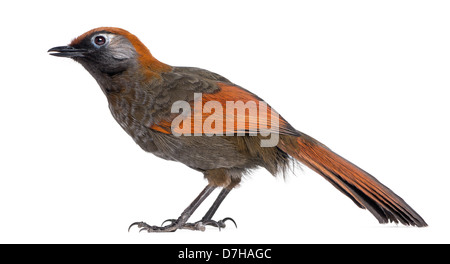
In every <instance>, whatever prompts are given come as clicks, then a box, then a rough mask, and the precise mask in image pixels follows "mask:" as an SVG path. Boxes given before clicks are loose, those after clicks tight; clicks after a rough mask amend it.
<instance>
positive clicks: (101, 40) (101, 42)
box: [94, 36, 106, 46]
mask: <svg viewBox="0 0 450 264" xmlns="http://www.w3.org/2000/svg"><path fill="white" fill-rule="evenodd" d="M94 43H95V44H96V45H98V46H102V45H105V43H106V38H105V37H103V36H97V37H95V39H94Z"/></svg>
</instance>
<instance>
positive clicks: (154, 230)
mask: <svg viewBox="0 0 450 264" xmlns="http://www.w3.org/2000/svg"><path fill="white" fill-rule="evenodd" d="M133 226H137V227H138V228H139V232H142V231H147V232H148V233H157V232H175V231H176V230H177V229H178V228H180V226H181V225H179V224H178V222H177V221H176V220H175V221H173V222H172V223H171V224H170V225H167V226H152V225H149V224H147V223H145V222H134V223H132V224H131V225H130V227H128V232H130V229H131V228H132V227H133Z"/></svg>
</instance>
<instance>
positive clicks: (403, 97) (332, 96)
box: [0, 1, 450, 243]
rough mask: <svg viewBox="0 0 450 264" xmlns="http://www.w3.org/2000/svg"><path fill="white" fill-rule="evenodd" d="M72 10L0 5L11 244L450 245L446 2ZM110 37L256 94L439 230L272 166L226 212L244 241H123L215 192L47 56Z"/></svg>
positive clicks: (100, 4) (2, 208)
mask: <svg viewBox="0 0 450 264" xmlns="http://www.w3.org/2000/svg"><path fill="white" fill-rule="evenodd" d="M75 3H76V4H73V3H70V2H68V3H66V2H64V1H63V2H61V1H13V2H11V1H9V2H8V1H3V2H2V3H1V4H0V5H1V6H0V10H1V11H0V13H1V14H0V20H1V21H0V23H1V25H2V30H1V32H0V36H1V39H0V40H1V41H0V50H1V63H0V67H1V88H0V89H1V90H0V91H1V93H0V100H1V103H0V121H1V122H0V125H1V129H0V243H449V242H450V239H449V237H450V228H449V225H450V224H449V223H450V219H449V217H450V213H449V202H450V198H449V186H450V172H449V165H448V164H449V162H450V155H449V153H448V150H449V147H450V144H449V143H450V141H449V139H448V137H449V135H450V126H449V113H450V106H449V105H450V104H449V98H450V97H449V89H450V78H449V72H450V32H449V31H450V16H449V13H450V4H449V2H448V1H220V2H219V1H145V2H144V1H85V2H83V1H76V2H75ZM99 26H116V27H122V28H124V29H127V30H129V31H130V32H132V33H134V34H136V35H137V36H138V37H139V38H140V39H141V40H142V41H143V42H144V43H145V44H146V45H147V46H148V47H149V49H150V50H151V51H152V53H153V55H154V56H155V57H156V58H158V59H159V60H161V61H163V62H165V63H168V64H170V65H177V66H197V67H201V68H206V69H209V70H211V71H214V72H217V73H220V74H222V75H224V76H226V77H227V78H229V79H230V80H232V81H233V82H235V83H237V84H239V85H241V86H243V87H245V88H247V89H249V90H250V91H252V92H254V93H256V94H258V95H259V96H260V97H262V98H263V99H265V100H266V101H267V102H268V103H269V104H271V105H272V106H273V107H274V108H275V109H276V110H277V111H278V112H279V113H281V115H283V116H284V117H285V118H286V119H287V120H288V121H289V122H290V123H291V124H292V125H293V126H294V127H295V128H297V129H298V130H300V131H303V132H305V133H307V134H310V135H311V136H313V137H315V138H317V139H319V140H320V141H322V142H323V143H325V144H326V145H328V146H329V147H330V148H332V149H333V150H335V151H336V152H337V153H339V154H341V155H342V156H344V157H346V158H347V159H349V160H351V161H352V162H353V163H355V164H357V165H359V166H360V167H362V168H364V169H365V170H367V171H368V172H370V173H371V174H373V175H374V176H376V177H377V178H378V179H379V180H380V181H381V182H383V183H384V184H385V185H387V186H389V187H390V188H391V189H392V190H394V191H395V192H396V193H397V194H399V195H400V196H401V197H403V198H404V199H405V200H406V201H407V202H408V203H409V204H410V205H411V206H412V207H413V208H414V209H415V210H416V211H417V212H419V213H420V214H421V215H422V216H423V218H424V219H425V220H426V221H427V222H428V224H429V227H428V228H404V227H402V226H396V225H394V224H390V225H379V224H378V222H377V221H376V219H375V218H374V217H373V216H372V215H371V214H370V213H369V212H368V211H366V210H360V209H358V208H357V207H356V206H355V205H354V204H353V203H352V202H351V201H350V200H349V199H348V198H347V197H345V196H344V195H342V194H341V193H340V192H339V191H337V190H335V189H334V187H333V186H331V185H330V184H329V183H328V182H327V181H325V180H323V179H322V178H321V177H320V176H318V175H317V174H315V173H313V172H311V171H310V170H307V169H305V170H304V171H302V170H300V169H298V170H296V173H295V174H296V175H295V176H294V175H293V174H291V175H290V176H289V177H288V178H287V179H286V180H283V179H282V178H278V179H275V178H273V177H271V176H270V175H269V173H268V172H266V171H264V170H262V169H260V170H256V171H254V173H253V174H252V176H251V177H249V178H248V179H246V180H245V181H244V183H243V184H242V186H241V187H240V188H239V189H236V190H234V191H233V192H232V193H231V194H230V195H229V197H228V198H227V199H226V200H225V201H224V203H223V205H222V206H221V208H220V209H219V211H218V212H217V215H216V216H217V218H218V219H219V218H223V217H227V216H231V217H233V218H234V219H235V220H236V221H237V223H238V227H239V228H238V229H235V228H234V227H230V228H227V229H225V230H222V231H221V232H219V231H218V230H216V229H213V228H211V229H208V230H207V231H206V232H191V231H177V232H175V233H170V234H147V233H141V234H139V233H138V232H137V231H138V230H137V229H132V230H131V232H129V233H128V232H127V228H128V225H129V224H130V223H132V222H134V221H140V220H145V221H147V222H148V223H151V224H160V223H161V222H162V221H163V220H165V219H167V218H175V217H178V215H179V214H180V213H181V212H182V211H183V209H184V208H185V207H186V206H187V205H188V204H189V203H190V202H191V201H192V200H193V199H194V198H195V197H196V196H197V194H198V193H199V192H200V191H201V190H202V189H203V187H204V186H205V185H206V181H205V180H204V179H203V178H202V175H200V174H199V173H197V172H195V171H193V170H191V169H188V168H187V167H185V166H184V165H182V164H178V163H175V162H168V161H164V160H161V159H158V158H157V157H155V156H153V155H151V154H148V153H145V152H143V151H142V150H141V149H140V148H139V147H138V146H137V145H136V144H135V143H134V142H133V141H132V139H131V138H129V136H128V135H127V134H126V133H125V132H123V131H122V129H121V128H120V127H119V125H117V124H116V122H115V121H114V119H113V118H112V116H111V114H110V113H109V109H108V107H107V102H106V99H105V97H104V95H103V93H102V92H101V90H100V88H99V87H98V85H97V84H96V82H95V80H94V79H93V78H92V77H91V76H90V75H89V74H88V73H87V72H86V71H85V70H84V69H83V68H82V67H81V66H80V65H78V64H77V63H75V62H73V61H71V60H69V59H64V58H56V57H53V56H49V55H48V54H47V52H46V51H47V50H48V49H49V48H51V47H54V46H60V45H66V44H68V43H69V42H70V41H71V40H72V39H73V38H75V37H76V36H78V35H80V34H82V33H84V32H85V31H87V30H90V29H92V28H94V27H99ZM217 193H218V191H216V192H214V193H213V196H215V195H217ZM214 198H215V197H211V198H210V199H209V200H207V202H206V203H205V204H204V205H203V206H202V207H200V208H199V210H198V212H196V214H195V215H194V216H193V218H192V220H198V219H199V218H200V217H201V216H202V215H203V214H204V213H205V212H206V210H207V208H208V206H209V205H210V204H211V203H212V201H213V199H214Z"/></svg>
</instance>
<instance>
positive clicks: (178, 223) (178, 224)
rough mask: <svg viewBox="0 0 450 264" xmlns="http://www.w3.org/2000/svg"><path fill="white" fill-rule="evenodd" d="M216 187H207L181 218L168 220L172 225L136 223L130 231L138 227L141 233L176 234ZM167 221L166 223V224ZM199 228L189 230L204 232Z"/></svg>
mask: <svg viewBox="0 0 450 264" xmlns="http://www.w3.org/2000/svg"><path fill="white" fill-rule="evenodd" d="M215 188H216V187H215V186H212V185H209V184H208V185H207V186H206V187H205V189H203V191H202V192H201V193H200V194H199V195H198V196H197V198H195V200H194V201H193V202H192V203H191V204H190V205H189V206H188V207H187V208H186V209H185V210H184V211H183V213H181V215H180V217H178V219H171V220H166V221H170V222H171V223H170V224H169V225H166V226H162V227H161V226H152V225H149V224H147V223H145V222H135V223H132V224H131V225H130V227H129V228H128V231H130V228H131V227H133V226H137V227H139V228H140V231H147V232H149V233H150V232H174V231H176V230H177V229H179V228H184V225H185V224H186V222H187V220H188V219H189V217H191V215H192V214H193V213H194V211H195V210H196V209H197V208H198V207H199V206H200V204H201V203H202V202H203V201H204V200H205V199H206V198H207V197H208V196H209V195H210V194H211V192H212V191H214V189H215ZM166 221H165V222H166ZM197 226H198V228H189V229H192V230H204V226H203V228H202V227H201V226H200V225H197Z"/></svg>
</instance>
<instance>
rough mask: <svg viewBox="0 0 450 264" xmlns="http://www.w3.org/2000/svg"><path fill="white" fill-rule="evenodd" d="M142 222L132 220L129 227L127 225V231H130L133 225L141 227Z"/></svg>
mask: <svg viewBox="0 0 450 264" xmlns="http://www.w3.org/2000/svg"><path fill="white" fill-rule="evenodd" d="M143 224H144V222H134V223H132V224H131V225H130V226H129V227H128V232H130V229H131V228H132V227H133V226H135V225H136V226H138V227H139V228H141V227H142V225H143Z"/></svg>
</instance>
